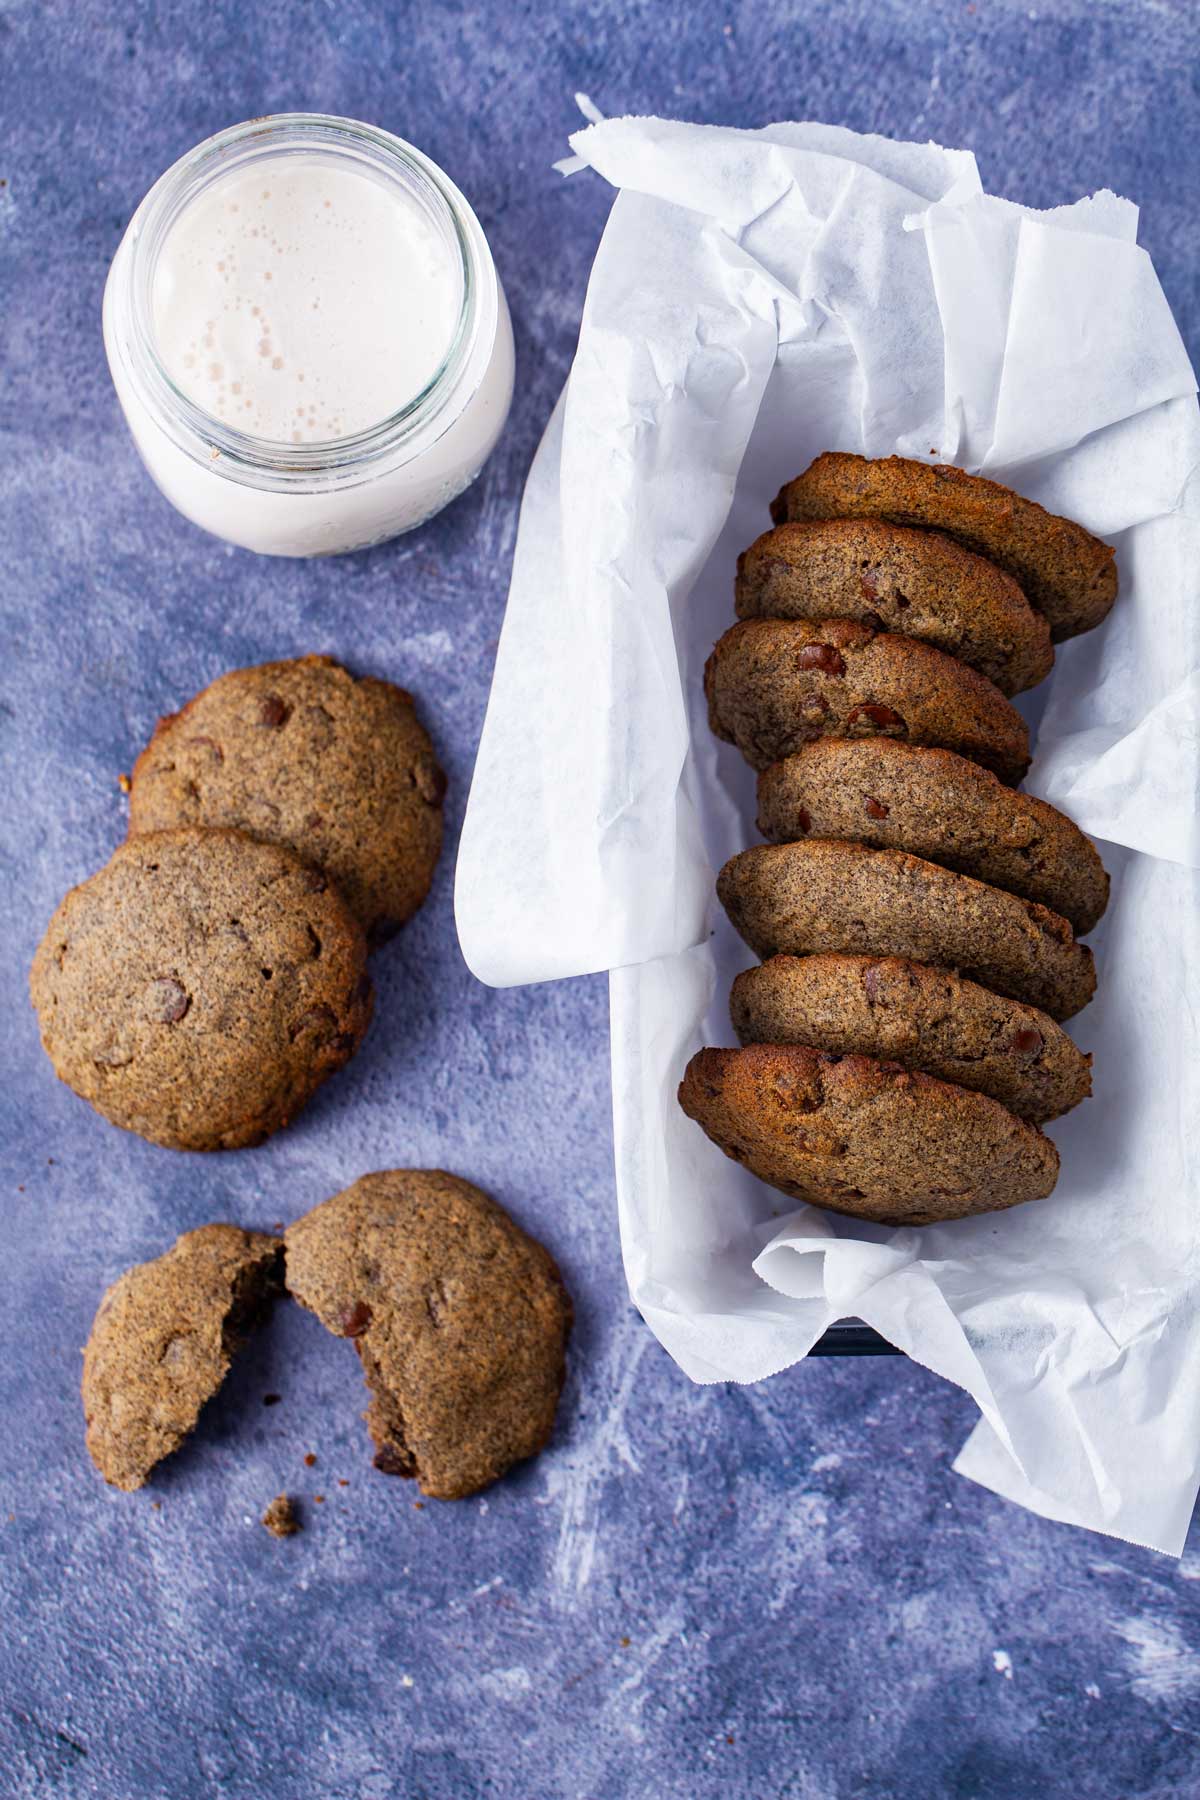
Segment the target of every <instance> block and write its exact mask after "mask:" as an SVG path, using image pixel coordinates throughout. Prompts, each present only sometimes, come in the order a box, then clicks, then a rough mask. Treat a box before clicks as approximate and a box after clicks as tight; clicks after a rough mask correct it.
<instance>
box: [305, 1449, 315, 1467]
mask: <svg viewBox="0 0 1200 1800" xmlns="http://www.w3.org/2000/svg"><path fill="white" fill-rule="evenodd" d="M316 1460H317V1459H316V1457H315V1456H314V1454H313V1452H312V1451H311V1450H310V1451H309V1453H308V1455H307V1456H306V1457H305V1459H304V1466H305V1468H306V1469H311V1468H312V1466H313V1464H314V1463H315V1462H316Z"/></svg>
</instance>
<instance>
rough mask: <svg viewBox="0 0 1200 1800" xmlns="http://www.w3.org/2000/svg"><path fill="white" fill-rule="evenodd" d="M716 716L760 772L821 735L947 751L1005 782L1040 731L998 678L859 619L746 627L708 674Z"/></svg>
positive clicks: (1024, 761) (725, 641)
mask: <svg viewBox="0 0 1200 1800" xmlns="http://www.w3.org/2000/svg"><path fill="white" fill-rule="evenodd" d="M704 691H705V694H706V695H707V697H708V717H709V723H710V725H711V726H712V729H713V730H714V731H715V732H716V734H717V736H718V737H720V738H724V739H726V740H727V742H729V743H732V744H736V745H737V747H738V749H739V750H740V751H741V752H742V755H743V756H744V757H745V758H746V761H747V762H748V763H749V764H750V765H751V767H752V768H755V769H765V768H767V767H768V765H769V764H771V763H773V762H778V761H779V759H780V758H781V757H784V756H791V755H792V754H793V753H794V752H795V751H797V750H799V749H801V748H802V747H803V745H805V744H808V743H812V742H814V741H815V740H816V739H817V738H821V737H849V738H862V737H888V738H898V739H901V740H903V741H904V742H906V743H910V744H940V745H943V746H945V747H946V748H947V749H951V750H957V751H959V752H960V753H961V754H962V755H964V756H970V757H973V758H974V759H975V760H976V761H977V762H981V763H983V764H984V765H985V766H986V767H987V768H989V769H993V770H994V771H995V772H996V774H997V775H999V776H1000V777H1001V778H1002V779H1003V780H1005V781H1012V782H1016V781H1019V780H1020V779H1021V777H1022V775H1024V773H1025V771H1026V769H1027V768H1028V767H1029V732H1028V730H1027V729H1026V726H1025V721H1024V720H1023V719H1022V718H1021V715H1020V714H1019V713H1018V712H1017V711H1016V710H1015V708H1014V707H1013V706H1012V705H1010V703H1009V702H1008V701H1007V700H1006V699H1005V698H1004V696H1003V694H1001V693H1000V692H999V690H998V689H996V688H994V687H993V686H992V684H991V682H990V681H987V680H986V679H985V678H984V677H983V676H982V675H980V674H978V673H977V671H976V670H974V669H968V668H967V666H966V664H965V663H960V662H958V661H956V660H955V658H954V657H952V656H946V655H944V654H943V652H942V651H940V650H935V649H933V647H932V646H931V645H930V644H920V643H918V642H917V640H916V639H915V638H909V637H902V636H899V635H896V634H893V633H890V632H877V631H874V630H872V628H871V627H870V626H869V625H859V624H855V623H854V622H853V621H851V620H849V619H746V620H744V621H743V622H742V623H741V624H739V625H734V626H733V627H732V629H731V630H729V631H727V632H726V633H725V635H724V637H722V638H721V639H720V640H719V641H718V643H717V646H716V648H715V649H714V651H713V653H712V655H711V656H710V657H709V659H708V664H707V666H706V668H705V671H704Z"/></svg>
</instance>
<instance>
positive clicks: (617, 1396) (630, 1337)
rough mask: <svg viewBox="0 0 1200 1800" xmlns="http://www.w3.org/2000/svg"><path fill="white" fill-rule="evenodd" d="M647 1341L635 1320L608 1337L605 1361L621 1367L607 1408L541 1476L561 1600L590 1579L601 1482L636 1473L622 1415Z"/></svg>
mask: <svg viewBox="0 0 1200 1800" xmlns="http://www.w3.org/2000/svg"><path fill="white" fill-rule="evenodd" d="M653 1341H654V1340H653V1339H652V1338H651V1336H650V1334H649V1332H648V1331H646V1330H645V1328H644V1327H643V1326H642V1324H641V1322H640V1320H639V1321H638V1324H637V1327H636V1329H634V1328H633V1327H632V1326H629V1327H627V1328H626V1329H624V1330H620V1331H618V1332H616V1333H614V1335H613V1337H612V1339H611V1340H610V1343H609V1345H608V1350H607V1360H609V1361H610V1362H618V1363H622V1364H623V1367H622V1369H621V1373H620V1376H619V1379H618V1380H617V1381H616V1382H615V1383H614V1384H613V1385H612V1386H611V1389H610V1392H611V1398H610V1400H609V1403H608V1406H607V1408H605V1409H603V1410H599V1409H598V1410H597V1413H596V1414H595V1415H594V1418H591V1419H589V1420H588V1422H587V1425H586V1427H585V1429H584V1431H583V1432H581V1434H580V1439H579V1441H573V1442H571V1443H570V1444H568V1445H565V1446H564V1447H563V1450H562V1451H560V1453H559V1455H558V1456H557V1457H556V1458H555V1459H554V1461H553V1463H552V1464H551V1466H550V1469H549V1471H548V1473H547V1499H548V1501H549V1502H550V1503H551V1504H556V1505H558V1506H559V1508H560V1512H561V1522H560V1525H559V1533H558V1546H557V1548H556V1550H555V1552H554V1558H553V1562H552V1564H551V1573H552V1576H553V1580H554V1585H555V1587H556V1589H557V1590H558V1592H559V1594H560V1595H562V1596H568V1595H574V1594H579V1593H582V1591H583V1589H584V1588H585V1587H586V1586H587V1584H588V1582H589V1580H590V1579H591V1574H592V1566H593V1563H594V1562H595V1557H596V1532H597V1528H598V1524H599V1515H600V1501H601V1495H602V1492H603V1488H604V1484H605V1482H606V1481H607V1480H608V1478H609V1476H610V1475H612V1474H613V1473H614V1472H615V1471H616V1470H617V1469H618V1468H619V1467H620V1466H621V1465H624V1466H625V1467H626V1468H628V1469H632V1470H633V1471H634V1473H635V1474H636V1473H637V1472H638V1467H639V1465H638V1461H637V1457H636V1456H635V1455H634V1452H633V1446H632V1445H631V1444H630V1442H629V1435H628V1432H627V1430H626V1421H625V1415H626V1411H627V1408H628V1406H629V1402H630V1398H631V1396H632V1394H633V1391H634V1388H635V1386H636V1384H637V1379H638V1370H639V1368H640V1366H641V1361H642V1358H643V1356H644V1355H645V1354H646V1351H647V1349H648V1348H649V1346H650V1344H651V1343H653ZM600 1385H601V1387H602V1388H603V1386H605V1385H607V1384H605V1383H603V1382H602V1383H601V1384H600Z"/></svg>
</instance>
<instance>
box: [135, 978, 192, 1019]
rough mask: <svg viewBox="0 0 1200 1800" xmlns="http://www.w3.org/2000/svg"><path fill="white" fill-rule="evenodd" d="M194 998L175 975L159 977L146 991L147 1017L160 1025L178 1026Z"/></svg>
mask: <svg viewBox="0 0 1200 1800" xmlns="http://www.w3.org/2000/svg"><path fill="white" fill-rule="evenodd" d="M191 1004H192V996H191V995H190V994H189V993H188V991H187V989H186V988H185V987H184V986H183V984H182V982H179V981H176V979H175V977H174V976H173V975H159V976H157V977H156V978H155V980H153V981H152V982H151V983H150V985H149V987H148V988H147V989H146V1016H147V1017H148V1018H151V1019H155V1020H157V1022H158V1023H159V1024H160V1025H178V1023H179V1021H180V1019H182V1018H183V1016H184V1015H185V1013H186V1012H187V1010H188V1007H189V1006H190V1005H191Z"/></svg>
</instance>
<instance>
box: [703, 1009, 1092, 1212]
mask: <svg viewBox="0 0 1200 1800" xmlns="http://www.w3.org/2000/svg"><path fill="white" fill-rule="evenodd" d="M679 1104H680V1105H681V1106H682V1108H683V1110H684V1112H685V1113H687V1115H688V1117H689V1118H691V1119H695V1121H696V1123H697V1124H698V1125H699V1126H701V1128H702V1129H703V1130H704V1131H705V1132H706V1133H707V1134H708V1136H709V1137H710V1138H711V1139H712V1141H713V1143H714V1144H717V1145H718V1146H719V1147H720V1148H721V1149H722V1150H723V1151H724V1152H725V1154H726V1156H731V1157H733V1158H734V1160H735V1161H737V1162H740V1163H742V1164H743V1165H744V1166H745V1167H746V1168H748V1169H749V1170H750V1171H751V1172H752V1173H753V1174H755V1175H757V1176H758V1177H759V1178H760V1179H761V1180H762V1181H766V1182H769V1183H770V1185H771V1186H772V1187H777V1188H779V1189H781V1190H782V1192H783V1193H785V1194H790V1195H792V1197H793V1198H794V1199H796V1200H809V1201H811V1202H812V1203H813V1205H815V1206H823V1207H826V1208H827V1209H828V1210H829V1211H830V1212H838V1213H850V1214H852V1215H853V1216H854V1217H855V1218H858V1219H873V1220H875V1221H876V1222H877V1223H879V1224H883V1225H934V1224H941V1223H943V1222H944V1221H945V1220H948V1219H961V1218H964V1217H966V1216H967V1215H968V1214H969V1213H980V1212H991V1211H995V1210H998V1209H999V1208H1001V1207H1006V1206H1019V1205H1020V1204H1021V1203H1022V1202H1024V1201H1026V1200H1040V1199H1044V1198H1045V1196H1046V1195H1047V1194H1049V1193H1050V1192H1051V1190H1052V1189H1053V1187H1054V1183H1055V1181H1056V1180H1057V1178H1058V1152H1057V1151H1056V1150H1055V1148H1054V1145H1053V1144H1052V1143H1051V1142H1050V1140H1049V1138H1046V1137H1043V1135H1042V1133H1041V1132H1040V1131H1038V1130H1037V1129H1036V1128H1035V1127H1034V1126H1032V1125H1027V1124H1026V1123H1025V1122H1024V1120H1023V1119H1018V1118H1016V1117H1015V1116H1014V1115H1013V1114H1012V1113H1010V1112H1009V1111H1008V1110H1007V1109H1006V1108H1005V1107H1003V1106H1001V1105H999V1103H998V1102H997V1101H995V1100H989V1099H988V1098H987V1096H986V1095H984V1094H974V1093H970V1092H969V1091H968V1090H967V1089H966V1088H960V1087H953V1086H952V1085H951V1084H950V1083H949V1082H946V1081H936V1080H935V1079H934V1078H933V1077H932V1076H930V1075H913V1074H910V1073H909V1071H908V1070H907V1069H901V1068H899V1067H898V1066H897V1065H896V1064H895V1063H883V1062H876V1061H874V1060H873V1059H872V1058H870V1057H866V1056H844V1057H837V1056H829V1055H826V1054H824V1053H822V1052H821V1051H818V1050H812V1049H809V1048H807V1047H806V1046H803V1045H798V1044H752V1045H750V1046H749V1047H748V1048H747V1049H744V1050H700V1051H698V1052H697V1053H696V1055H695V1056H693V1058H692V1060H691V1062H690V1063H689V1064H688V1066H687V1071H686V1073H685V1075H684V1077H683V1082H682V1084H681V1086H680V1089H679Z"/></svg>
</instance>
